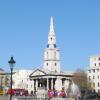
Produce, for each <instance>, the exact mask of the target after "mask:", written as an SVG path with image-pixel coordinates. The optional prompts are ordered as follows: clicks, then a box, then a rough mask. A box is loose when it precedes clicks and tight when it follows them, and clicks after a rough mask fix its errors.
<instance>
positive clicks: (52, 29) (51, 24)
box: [49, 16, 54, 35]
mask: <svg viewBox="0 0 100 100" xmlns="http://www.w3.org/2000/svg"><path fill="white" fill-rule="evenodd" d="M50 34H54V24H53V17H52V16H51V19H50V31H49V35H50Z"/></svg>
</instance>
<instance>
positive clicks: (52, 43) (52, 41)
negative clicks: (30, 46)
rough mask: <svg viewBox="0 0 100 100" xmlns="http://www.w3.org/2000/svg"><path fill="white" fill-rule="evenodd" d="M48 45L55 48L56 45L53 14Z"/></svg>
mask: <svg viewBox="0 0 100 100" xmlns="http://www.w3.org/2000/svg"><path fill="white" fill-rule="evenodd" d="M47 47H49V48H55V47H56V36H55V32H54V22H53V17H52V16H51V19H50V31H49V34H48V45H47Z"/></svg>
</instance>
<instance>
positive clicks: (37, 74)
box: [30, 69, 46, 76]
mask: <svg viewBox="0 0 100 100" xmlns="http://www.w3.org/2000/svg"><path fill="white" fill-rule="evenodd" d="M45 74H46V73H45V72H44V71H42V70H41V69H36V70H34V71H33V73H32V74H31V75H30V76H39V75H45Z"/></svg>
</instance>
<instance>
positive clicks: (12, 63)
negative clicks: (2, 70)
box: [8, 57, 16, 100]
mask: <svg viewBox="0 0 100 100" xmlns="http://www.w3.org/2000/svg"><path fill="white" fill-rule="evenodd" d="M8 63H9V66H10V70H11V79H10V81H11V83H10V88H11V94H10V100H12V74H13V67H14V64H15V63H16V61H14V59H13V57H11V59H10V60H9V61H8Z"/></svg>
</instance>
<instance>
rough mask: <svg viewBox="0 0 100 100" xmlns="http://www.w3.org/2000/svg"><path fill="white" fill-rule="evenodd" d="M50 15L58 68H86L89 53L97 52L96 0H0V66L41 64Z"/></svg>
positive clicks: (99, 13)
mask: <svg viewBox="0 0 100 100" xmlns="http://www.w3.org/2000/svg"><path fill="white" fill-rule="evenodd" d="M51 16H53V17H54V25H55V32H56V36H57V46H58V48H59V49H60V50H61V51H60V53H61V69H62V70H66V71H75V70H76V69H77V68H82V69H86V68H87V67H88V66H89V57H90V56H93V55H100V1H99V0H1V1H0V67H1V68H3V69H4V70H5V71H9V65H8V60H9V59H10V56H12V55H13V56H14V59H15V60H16V65H15V69H35V68H37V67H40V66H42V65H43V54H44V49H45V48H46V45H47V36H48V32H49V23H50V17H51Z"/></svg>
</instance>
